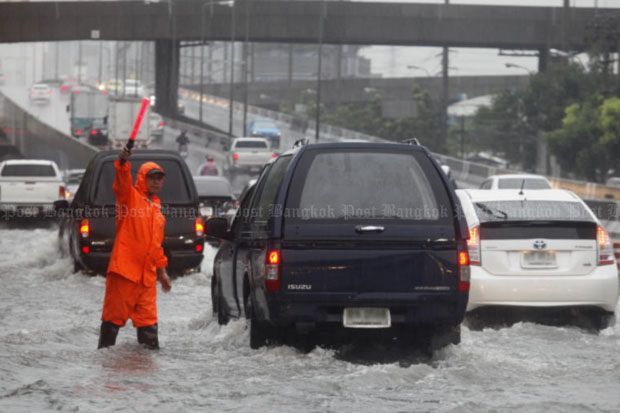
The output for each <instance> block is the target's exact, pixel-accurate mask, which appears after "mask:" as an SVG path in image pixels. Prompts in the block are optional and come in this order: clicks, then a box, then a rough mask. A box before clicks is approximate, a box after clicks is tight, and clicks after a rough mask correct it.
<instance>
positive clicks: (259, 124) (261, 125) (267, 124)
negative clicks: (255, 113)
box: [254, 120, 278, 129]
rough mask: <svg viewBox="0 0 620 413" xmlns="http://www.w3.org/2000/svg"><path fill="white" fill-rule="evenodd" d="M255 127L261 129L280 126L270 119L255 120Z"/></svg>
mask: <svg viewBox="0 0 620 413" xmlns="http://www.w3.org/2000/svg"><path fill="white" fill-rule="evenodd" d="M254 127H255V128H261V129H277V128H278V127H277V126H276V124H275V123H273V122H270V121H268V120H264V121H258V122H254Z"/></svg>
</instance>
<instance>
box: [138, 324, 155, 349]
mask: <svg viewBox="0 0 620 413" xmlns="http://www.w3.org/2000/svg"><path fill="white" fill-rule="evenodd" d="M138 343H140V344H143V345H144V346H145V347H146V348H150V349H152V350H157V349H159V340H158V338H157V324H153V325H152V326H147V327H138Z"/></svg>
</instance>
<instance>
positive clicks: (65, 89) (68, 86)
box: [60, 77, 80, 94]
mask: <svg viewBox="0 0 620 413" xmlns="http://www.w3.org/2000/svg"><path fill="white" fill-rule="evenodd" d="M79 86H80V82H78V80H77V79H74V78H72V77H65V78H63V79H61V82H60V93H63V94H66V93H71V92H72V91H73V89H74V88H76V87H79Z"/></svg>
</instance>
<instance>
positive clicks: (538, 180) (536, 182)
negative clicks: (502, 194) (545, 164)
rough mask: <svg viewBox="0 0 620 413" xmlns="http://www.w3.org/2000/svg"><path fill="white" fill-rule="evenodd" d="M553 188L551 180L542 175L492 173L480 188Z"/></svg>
mask: <svg viewBox="0 0 620 413" xmlns="http://www.w3.org/2000/svg"><path fill="white" fill-rule="evenodd" d="M521 188H523V189H552V186H551V182H549V180H548V179H547V178H545V177H544V176H542V175H530V174H506V175H492V176H489V177H488V178H487V179H485V180H484V182H482V184H480V189H521Z"/></svg>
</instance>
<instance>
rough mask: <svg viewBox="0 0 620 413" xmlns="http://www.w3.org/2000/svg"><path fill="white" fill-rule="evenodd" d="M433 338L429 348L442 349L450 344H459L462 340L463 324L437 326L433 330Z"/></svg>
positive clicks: (431, 349) (433, 349)
mask: <svg viewBox="0 0 620 413" xmlns="http://www.w3.org/2000/svg"><path fill="white" fill-rule="evenodd" d="M431 331H432V332H431V334H432V336H431V340H430V348H429V350H430V351H431V352H432V351H435V350H440V349H442V348H444V347H445V346H447V345H448V344H454V345H457V344H459V343H460V342H461V326H460V324H459V325H455V326H452V325H449V326H437V327H435V328H433V329H432V330H431Z"/></svg>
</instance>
